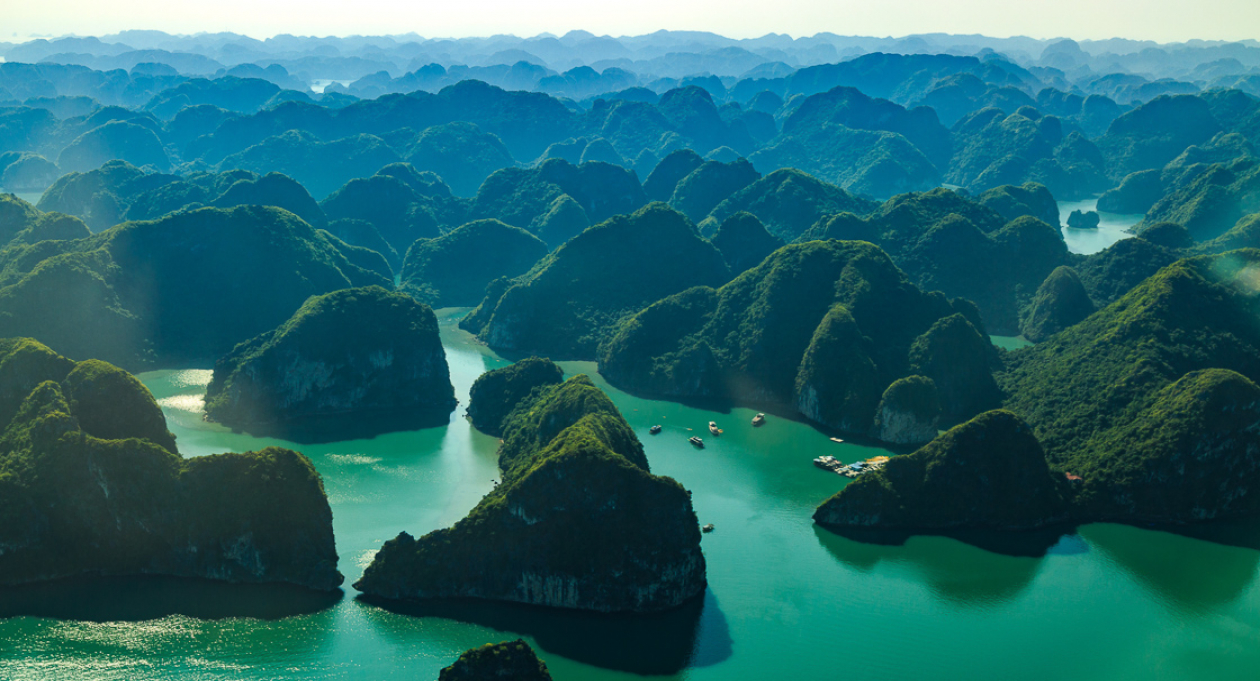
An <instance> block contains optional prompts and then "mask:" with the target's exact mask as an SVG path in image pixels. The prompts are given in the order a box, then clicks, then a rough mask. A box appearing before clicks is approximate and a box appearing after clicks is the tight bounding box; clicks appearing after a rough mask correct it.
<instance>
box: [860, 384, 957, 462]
mask: <svg viewBox="0 0 1260 681" xmlns="http://www.w3.org/2000/svg"><path fill="white" fill-rule="evenodd" d="M940 414H941V405H940V397H939V395H937V392H936V383H934V382H932V379H930V378H925V377H923V376H907V377H906V378H901V379H898V380H896V381H893V384H892V385H890V386H888V389H887V390H885V391H884V396H883V397H882V398H880V401H879V409H878V410H877V411H876V413H875V430H874V435H875V437H876V438H877V439H880V440H883V441H884V442H891V443H893V444H898V445H919V444H923V443H925V442H929V441H931V440H932V439H933V438H935V437H936V433H937V431H936V422H937V419H939V418H940Z"/></svg>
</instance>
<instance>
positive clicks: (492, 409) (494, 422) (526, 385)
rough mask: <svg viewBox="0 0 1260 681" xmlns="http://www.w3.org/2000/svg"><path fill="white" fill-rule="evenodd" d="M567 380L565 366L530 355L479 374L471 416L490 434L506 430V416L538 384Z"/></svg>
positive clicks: (470, 399) (471, 393) (470, 402)
mask: <svg viewBox="0 0 1260 681" xmlns="http://www.w3.org/2000/svg"><path fill="white" fill-rule="evenodd" d="M563 380H564V370H563V369H561V368H560V367H559V365H557V364H556V363H555V362H552V361H551V360H549V359H542V358H538V357H526V358H525V359H522V360H520V361H518V362H515V363H513V364H511V365H508V366H505V367H503V368H502V369H494V370H492V371H487V372H486V373H484V374H482V375H480V376H478V377H477V380H476V381H474V382H473V384H472V388H471V389H470V390H469V391H468V418H469V419H471V420H472V425H473V427H474V428H476V429H477V430H480V431H481V432H483V433H486V434H487V435H495V436H499V435H502V434H503V420H504V419H505V418H507V416H508V414H509V413H511V411H512V409H514V408H515V407H516V405H517V404H520V403H521V402H522V401H524V400H525V399H526V398H528V397H529V396H530V393H532V392H533V391H534V389H535V388H541V387H544V386H549V385H555V384H557V383H560V382H561V381H563Z"/></svg>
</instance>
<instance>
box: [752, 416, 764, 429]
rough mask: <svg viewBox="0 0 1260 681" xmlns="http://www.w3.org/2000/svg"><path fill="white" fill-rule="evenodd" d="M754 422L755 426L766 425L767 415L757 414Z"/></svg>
mask: <svg viewBox="0 0 1260 681" xmlns="http://www.w3.org/2000/svg"><path fill="white" fill-rule="evenodd" d="M752 423H753V428H760V427H761V426H764V425H766V415H765V414H757V415H756V416H754V417H753V421H752Z"/></svg>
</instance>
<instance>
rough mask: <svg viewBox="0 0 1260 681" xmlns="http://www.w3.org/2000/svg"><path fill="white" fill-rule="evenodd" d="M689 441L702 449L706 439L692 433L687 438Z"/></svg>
mask: <svg viewBox="0 0 1260 681" xmlns="http://www.w3.org/2000/svg"><path fill="white" fill-rule="evenodd" d="M687 442H690V443H691V444H693V445H695V446H697V447H699V448H700V449H704V440H701V439H700V438H698V437H696V436H695V435H692V436H691V437H689V438H687Z"/></svg>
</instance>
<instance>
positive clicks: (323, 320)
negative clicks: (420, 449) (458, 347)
mask: <svg viewBox="0 0 1260 681" xmlns="http://www.w3.org/2000/svg"><path fill="white" fill-rule="evenodd" d="M454 407H455V389H454V388H453V387H452V386H451V378H450V371H449V369H448V368H447V365H446V354H445V352H444V351H443V349H442V341H441V339H440V338H439V337H438V325H437V318H436V317H435V316H434V315H433V310H431V309H429V307H428V306H427V305H424V304H423V303H418V302H416V301H415V300H413V299H412V298H411V297H410V296H407V295H404V294H401V293H393V292H390V291H386V290H385V289H383V288H381V287H379V286H368V287H364V288H354V289H345V290H342V291H336V292H334V293H328V294H325V295H322V296H316V297H313V298H311V299H310V300H308V301H306V303H305V304H304V305H302V307H301V309H299V310H298V311H297V312H296V313H295V314H294V315H293V316H292V317H291V318H290V319H289V320H288V321H287V322H285V323H284V324H281V325H280V326H279V327H277V328H276V329H274V330H272V331H269V332H267V333H265V334H263V335H261V336H258V337H256V338H253V339H251V340H249V341H246V342H244V343H241V344H240V345H238V346H236V348H235V349H233V350H232V352H231V353H229V354H228V355H226V356H224V357H223V358H221V359H220V360H219V361H217V362H216V363H215V367H214V379H213V380H212V381H211V382H210V385H209V386H208V387H207V389H206V415H207V416H208V417H210V418H212V419H214V420H217V421H220V422H221V423H225V424H227V425H231V426H236V427H243V428H249V427H251V426H256V425H268V424H277V423H281V424H282V423H292V422H300V421H309V420H310V419H313V418H320V417H326V416H332V415H345V414H353V413H372V414H381V413H399V412H404V411H415V412H433V413H441V414H449V413H450V411H451V409H453V408H454Z"/></svg>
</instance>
